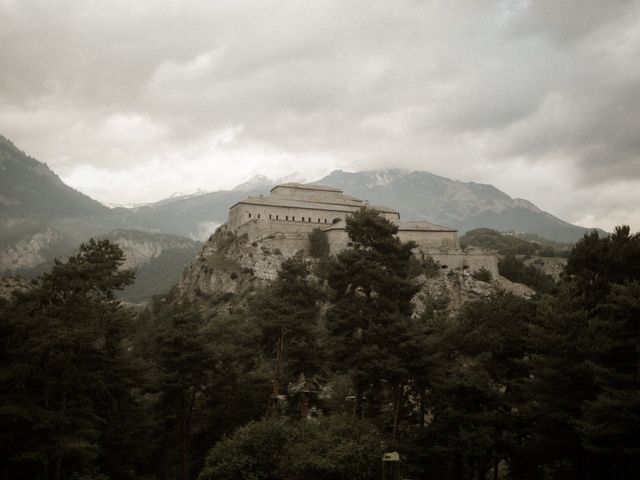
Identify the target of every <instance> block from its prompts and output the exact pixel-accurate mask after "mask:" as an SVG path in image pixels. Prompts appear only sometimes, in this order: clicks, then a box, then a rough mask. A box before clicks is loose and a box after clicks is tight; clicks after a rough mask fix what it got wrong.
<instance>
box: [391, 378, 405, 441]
mask: <svg viewBox="0 0 640 480" xmlns="http://www.w3.org/2000/svg"><path fill="white" fill-rule="evenodd" d="M403 396H404V385H403V384H402V383H401V384H400V385H398V386H397V387H396V394H395V399H394V402H395V405H394V409H393V436H392V438H393V439H394V440H395V439H396V434H397V433H398V423H399V419H400V407H401V406H402V397H403Z"/></svg>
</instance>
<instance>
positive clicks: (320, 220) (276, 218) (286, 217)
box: [249, 214, 327, 223]
mask: <svg viewBox="0 0 640 480" xmlns="http://www.w3.org/2000/svg"><path fill="white" fill-rule="evenodd" d="M273 217H274V216H272V215H271V214H269V220H274V218H273ZM249 218H251V214H249ZM258 218H260V214H258ZM275 220H280V215H275ZM285 221H289V215H285ZM291 221H292V222H295V221H296V217H291ZM300 221H301V222H308V223H311V217H306V219H305V217H301V219H300ZM318 223H323V222H322V219H320V218H319V219H318ZM324 223H327V219H326V218H325V219H324Z"/></svg>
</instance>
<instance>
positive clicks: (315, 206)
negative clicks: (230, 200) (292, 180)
mask: <svg viewBox="0 0 640 480" xmlns="http://www.w3.org/2000/svg"><path fill="white" fill-rule="evenodd" d="M340 200H341V203H334V202H331V201H327V202H318V201H305V200H298V199H295V198H287V197H278V196H275V195H271V196H268V197H248V198H247V199H246V200H241V201H239V202H237V203H236V204H235V205H233V206H232V207H231V208H233V207H235V206H236V205H240V204H246V205H265V206H271V207H285V208H305V209H310V210H329V211H334V212H354V211H356V210H359V209H360V208H362V207H363V204H362V201H361V200H360V201H355V200H351V199H350V198H345V199H342V198H341V199H340ZM342 200H344V201H342ZM370 208H373V209H374V210H378V211H380V212H388V213H398V212H396V210H394V209H392V208H389V207H370Z"/></svg>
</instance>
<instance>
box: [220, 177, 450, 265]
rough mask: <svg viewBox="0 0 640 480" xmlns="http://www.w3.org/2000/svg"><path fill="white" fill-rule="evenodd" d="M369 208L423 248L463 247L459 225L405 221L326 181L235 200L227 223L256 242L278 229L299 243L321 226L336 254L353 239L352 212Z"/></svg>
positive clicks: (287, 240)
mask: <svg viewBox="0 0 640 480" xmlns="http://www.w3.org/2000/svg"><path fill="white" fill-rule="evenodd" d="M364 207H368V208H372V209H374V210H376V211H378V212H380V214H381V215H382V216H383V217H385V218H386V219H387V220H389V221H391V222H393V223H395V224H396V225H398V237H399V238H400V239H401V240H402V241H409V240H413V241H414V242H416V243H417V244H418V246H419V247H420V248H421V249H422V250H423V251H426V252H439V253H442V252H451V251H457V250H459V243H458V235H457V231H456V230H453V229H450V228H446V227H441V226H439V225H435V224H432V223H429V222H401V221H400V214H399V213H398V212H397V211H396V210H393V209H392V208H388V207H383V206H377V205H368V203H367V202H365V201H363V200H360V199H358V198H355V197H352V196H349V195H346V194H345V193H344V192H343V191H342V190H340V189H337V188H332V187H326V186H321V185H302V184H299V183H285V184H282V185H277V186H275V187H274V188H272V189H271V195H268V196H259V197H249V198H247V199H246V200H243V201H240V202H238V203H236V204H235V205H233V206H232V207H231V209H230V210H229V219H228V221H227V224H226V225H227V228H228V229H229V230H231V231H232V232H234V233H236V234H239V235H241V234H243V233H246V234H247V235H248V236H249V238H250V239H251V240H252V241H253V240H255V239H257V238H261V237H264V236H268V235H276V234H277V235H279V237H280V239H281V240H282V241H283V242H285V243H292V242H293V243H292V245H293V244H295V243H297V242H296V240H300V241H301V242H304V241H306V237H307V235H308V234H309V232H311V230H313V229H314V228H320V229H322V230H324V231H325V232H326V233H327V238H328V240H329V244H330V245H331V253H335V252H338V251H340V250H342V249H343V248H346V247H347V246H348V243H349V237H348V235H347V232H346V222H345V220H346V218H347V216H348V215H349V214H351V213H353V212H356V211H358V210H360V209H361V208H364ZM300 245H302V243H300ZM302 248H304V246H303V247H302Z"/></svg>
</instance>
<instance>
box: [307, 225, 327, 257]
mask: <svg viewBox="0 0 640 480" xmlns="http://www.w3.org/2000/svg"><path fill="white" fill-rule="evenodd" d="M329 251H330V246H329V240H328V239H327V234H326V233H325V232H323V231H322V230H320V229H319V228H314V229H313V230H312V231H311V233H310V234H309V255H310V256H311V257H313V258H325V257H327V256H328V255H329Z"/></svg>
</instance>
